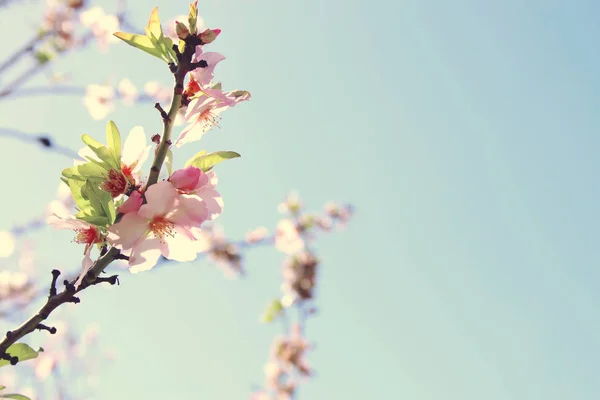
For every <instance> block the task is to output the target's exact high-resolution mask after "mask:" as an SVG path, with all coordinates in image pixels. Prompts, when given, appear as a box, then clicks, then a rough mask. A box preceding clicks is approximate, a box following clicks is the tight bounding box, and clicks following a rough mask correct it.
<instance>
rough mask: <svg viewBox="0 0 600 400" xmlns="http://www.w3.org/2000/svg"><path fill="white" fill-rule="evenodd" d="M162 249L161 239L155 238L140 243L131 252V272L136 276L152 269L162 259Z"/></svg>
mask: <svg viewBox="0 0 600 400" xmlns="http://www.w3.org/2000/svg"><path fill="white" fill-rule="evenodd" d="M160 247H161V243H160V239H158V238H155V237H152V238H146V239H143V240H141V241H139V242H138V243H137V245H136V246H135V247H134V248H133V249H132V251H131V256H130V257H129V270H130V271H131V272H132V273H134V274H136V273H138V272H142V271H147V270H149V269H152V267H154V266H155V265H156V263H157V262H158V259H159V258H160V254H161V250H160Z"/></svg>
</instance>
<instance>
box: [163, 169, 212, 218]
mask: <svg viewBox="0 0 600 400" xmlns="http://www.w3.org/2000/svg"><path fill="white" fill-rule="evenodd" d="M169 181H170V182H171V183H172V184H173V187H174V188H175V189H177V191H178V192H179V193H180V194H181V195H182V196H184V197H190V196H198V197H200V198H201V199H202V201H203V202H204V204H205V205H206V209H207V211H208V219H207V220H208V221H212V220H214V219H215V218H217V217H218V216H219V215H220V214H221V212H222V211H223V199H222V198H221V195H220V194H219V192H217V190H216V189H215V187H216V186H217V182H218V179H217V176H216V174H215V173H214V172H212V171H210V172H209V173H204V172H203V171H202V170H201V169H200V168H197V167H194V166H188V167H186V168H183V169H179V170H177V171H175V172H173V175H171V177H170V178H169Z"/></svg>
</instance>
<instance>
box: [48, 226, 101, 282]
mask: <svg viewBox="0 0 600 400" xmlns="http://www.w3.org/2000/svg"><path fill="white" fill-rule="evenodd" d="M46 222H47V223H48V224H50V225H53V226H54V227H55V228H56V229H72V230H74V231H75V233H76V236H75V239H74V241H75V242H76V243H80V244H85V249H84V252H83V254H84V257H83V261H82V263H81V272H80V273H79V277H78V278H77V281H76V282H75V287H78V286H79V285H80V284H81V282H82V281H83V278H84V277H85V274H87V272H88V271H89V270H90V269H91V268H92V265H93V262H92V258H91V255H90V253H91V251H92V247H93V245H94V244H96V243H101V242H103V241H104V237H103V236H102V233H101V232H100V231H99V230H98V228H97V227H96V226H94V225H92V224H90V223H88V222H85V221H81V220H79V219H75V218H74V217H72V216H68V217H65V218H60V217H59V216H57V215H51V216H49V217H48V218H47V219H46Z"/></svg>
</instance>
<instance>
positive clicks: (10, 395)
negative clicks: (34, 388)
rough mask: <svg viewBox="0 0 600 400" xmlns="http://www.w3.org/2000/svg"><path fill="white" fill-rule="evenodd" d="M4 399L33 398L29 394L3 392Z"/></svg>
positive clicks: (19, 399)
mask: <svg viewBox="0 0 600 400" xmlns="http://www.w3.org/2000/svg"><path fill="white" fill-rule="evenodd" d="M1 398H3V399H13V400H31V399H30V398H29V397H27V396H23V395H22V394H14V393H13V394H3V395H2V397H1Z"/></svg>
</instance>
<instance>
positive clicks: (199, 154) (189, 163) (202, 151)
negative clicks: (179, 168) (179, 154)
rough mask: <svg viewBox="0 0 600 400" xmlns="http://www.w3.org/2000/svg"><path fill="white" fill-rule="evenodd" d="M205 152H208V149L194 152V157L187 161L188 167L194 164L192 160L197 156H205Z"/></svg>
mask: <svg viewBox="0 0 600 400" xmlns="http://www.w3.org/2000/svg"><path fill="white" fill-rule="evenodd" d="M205 154H206V150H201V151H199V152H198V153H196V154H194V155H193V156H192V158H190V159H189V160H187V161H186V162H185V166H186V167H189V166H190V165H192V161H194V160H195V159H196V158H199V157H201V156H203V155H205Z"/></svg>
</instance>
